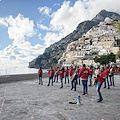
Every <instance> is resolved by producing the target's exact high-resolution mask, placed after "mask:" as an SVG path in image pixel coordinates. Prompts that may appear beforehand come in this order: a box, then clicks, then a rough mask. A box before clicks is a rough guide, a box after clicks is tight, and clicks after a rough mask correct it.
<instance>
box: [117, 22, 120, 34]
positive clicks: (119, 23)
mask: <svg viewBox="0 0 120 120" xmlns="http://www.w3.org/2000/svg"><path fill="white" fill-rule="evenodd" d="M117 29H118V31H119V32H120V21H118V22H117Z"/></svg>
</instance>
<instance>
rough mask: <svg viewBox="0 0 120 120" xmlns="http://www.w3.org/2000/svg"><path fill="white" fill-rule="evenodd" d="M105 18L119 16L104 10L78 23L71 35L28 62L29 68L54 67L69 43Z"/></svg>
mask: <svg viewBox="0 0 120 120" xmlns="http://www.w3.org/2000/svg"><path fill="white" fill-rule="evenodd" d="M106 17H109V18H111V19H112V20H118V19H119V18H120V15H119V14H117V13H114V12H108V11H106V10H102V11H100V12H99V13H98V14H97V15H96V16H95V17H94V18H93V19H92V20H91V21H90V20H88V21H84V22H82V23H80V24H79V25H78V27H77V28H76V30H74V31H73V32H72V33H70V34H69V35H67V36H66V37H65V38H63V39H61V40H60V41H58V42H56V43H54V44H52V45H50V47H48V48H46V50H45V52H44V53H43V54H42V55H39V56H38V57H37V58H35V59H34V60H32V61H31V62H29V67H30V68H32V67H33V68H38V67H39V66H42V68H48V67H49V66H50V65H56V64H57V63H58V60H59V59H60V58H61V56H62V54H63V52H64V51H65V50H66V48H67V45H68V44H69V43H71V42H74V41H77V40H78V39H79V38H81V37H82V35H83V34H84V33H86V32H87V31H88V30H90V29H91V28H92V27H93V26H95V25H97V24H98V23H99V22H101V21H104V19H105V18H106Z"/></svg>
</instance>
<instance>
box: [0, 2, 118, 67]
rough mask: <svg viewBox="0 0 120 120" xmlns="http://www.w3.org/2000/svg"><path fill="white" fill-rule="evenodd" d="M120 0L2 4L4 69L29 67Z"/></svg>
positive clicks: (115, 7)
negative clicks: (85, 23) (36, 59)
mask: <svg viewBox="0 0 120 120" xmlns="http://www.w3.org/2000/svg"><path fill="white" fill-rule="evenodd" d="M119 5H120V0H69V1H67V0H66V1H64V0H0V68H5V67H17V66H24V65H27V66H28V65H29V62H30V61H32V60H33V59H34V58H36V57H37V56H38V55H40V54H42V53H43V52H44V50H45V48H47V47H49V46H50V45H51V44H53V43H55V42H57V41H59V40H61V39H62V38H64V37H65V36H67V35H68V34H69V33H71V32H73V31H74V30H75V29H76V27H77V26H78V24H79V23H80V22H83V21H85V20H91V19H92V18H93V17H95V15H97V14H98V13H99V12H100V11H101V10H103V9H105V10H107V11H112V12H117V13H118V14H120V7H119Z"/></svg>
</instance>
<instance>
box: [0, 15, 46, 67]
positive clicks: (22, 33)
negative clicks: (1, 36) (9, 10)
mask: <svg viewBox="0 0 120 120" xmlns="http://www.w3.org/2000/svg"><path fill="white" fill-rule="evenodd" d="M0 21H1V22H0V23H1V25H4V26H6V27H8V35H9V38H10V39H12V40H13V43H12V44H11V45H8V46H7V47H6V48H4V50H0V58H1V60H0V66H3V64H4V65H6V64H5V61H7V62H8V63H9V65H13V66H14V65H15V64H17V65H18V64H21V63H22V64H28V62H29V61H31V60H32V59H34V58H35V57H37V56H38V55H40V54H42V53H43V52H44V50H45V46H43V45H40V44H37V45H35V46H32V45H31V43H30V42H29V41H28V39H29V38H30V37H32V36H34V35H36V29H35V28H34V22H33V21H32V20H29V18H25V17H24V16H23V15H21V14H18V16H17V17H15V18H13V16H9V17H6V18H0ZM23 56H24V57H23ZM7 65H8V64H7Z"/></svg>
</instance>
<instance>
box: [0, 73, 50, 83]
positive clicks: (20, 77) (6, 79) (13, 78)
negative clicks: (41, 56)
mask: <svg viewBox="0 0 120 120" xmlns="http://www.w3.org/2000/svg"><path fill="white" fill-rule="evenodd" d="M46 77H48V74H47V73H43V78H46ZM35 79H38V74H37V73H33V74H16V75H7V76H6V75H4V76H0V84H4V83H11V82H18V81H26V80H35Z"/></svg>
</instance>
